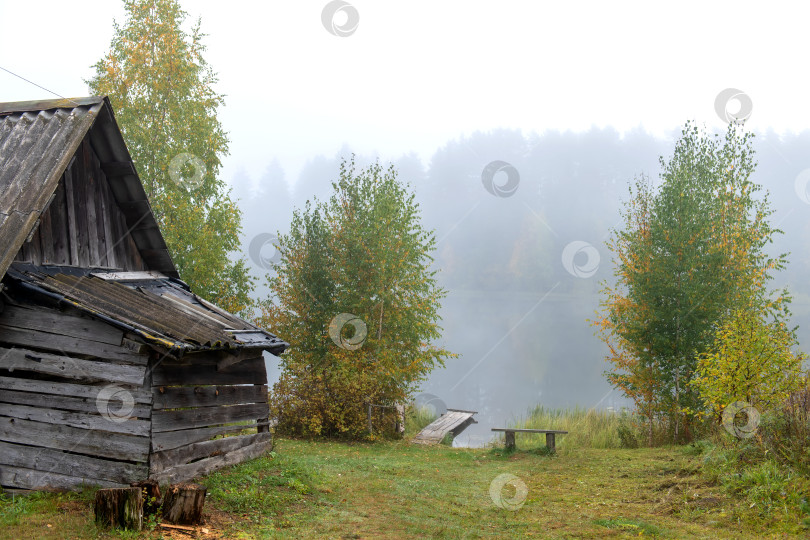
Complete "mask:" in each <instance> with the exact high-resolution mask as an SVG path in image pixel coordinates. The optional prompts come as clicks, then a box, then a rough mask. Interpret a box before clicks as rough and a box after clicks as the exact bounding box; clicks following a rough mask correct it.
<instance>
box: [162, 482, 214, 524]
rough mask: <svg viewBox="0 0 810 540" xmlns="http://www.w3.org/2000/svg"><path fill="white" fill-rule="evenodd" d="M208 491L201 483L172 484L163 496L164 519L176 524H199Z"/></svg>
mask: <svg viewBox="0 0 810 540" xmlns="http://www.w3.org/2000/svg"><path fill="white" fill-rule="evenodd" d="M206 491H207V488H206V487H205V486H201V485H199V484H172V485H171V486H169V488H168V489H167V490H166V494H165V495H164V496H163V519H164V520H165V521H167V522H169V523H174V524H176V525H199V524H200V523H201V522H202V512H203V505H204V504H205V492H206Z"/></svg>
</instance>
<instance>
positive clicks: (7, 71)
mask: <svg viewBox="0 0 810 540" xmlns="http://www.w3.org/2000/svg"><path fill="white" fill-rule="evenodd" d="M0 69H2V70H3V71H5V72H6V73H10V74H11V75H14V76H15V77H17V78H19V79H22V80H24V81H25V82H27V83H29V84H33V85H34V86H36V87H37V88H42V89H43V90H45V91H46V92H50V93H51V94H53V95H55V96H57V97H60V98H62V99H66V100H68V101H70V102H71V103H73V104H74V105H76V106H78V105H79V104H78V103H76V102H75V101H73V100H72V99H70V98H66V97H65V96H62V95H59V94H57V93H56V92H54V91H53V90H48V89H47V88H45V87H44V86H42V85H39V84H37V83H35V82H34V81H29V80H28V79H26V78H25V77H23V76H22V75H17V74H16V73H14V72H13V71H10V70H8V69H6V68H4V67H3V66H0Z"/></svg>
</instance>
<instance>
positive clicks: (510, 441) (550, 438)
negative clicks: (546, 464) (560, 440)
mask: <svg viewBox="0 0 810 540" xmlns="http://www.w3.org/2000/svg"><path fill="white" fill-rule="evenodd" d="M492 431H503V432H505V433H506V448H507V449H510V448H514V447H515V433H545V434H546V446H547V447H548V449H549V450H551V451H552V452H555V451H556V450H557V446H556V444H555V441H554V437H555V435H557V434H558V433H559V434H560V435H564V434H566V433H568V432H567V431H560V430H558V429H519V428H492Z"/></svg>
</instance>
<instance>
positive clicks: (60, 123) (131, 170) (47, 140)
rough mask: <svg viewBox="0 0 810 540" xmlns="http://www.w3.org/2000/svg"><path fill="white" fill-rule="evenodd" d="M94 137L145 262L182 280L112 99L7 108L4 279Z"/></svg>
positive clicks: (0, 252) (2, 168)
mask: <svg viewBox="0 0 810 540" xmlns="http://www.w3.org/2000/svg"><path fill="white" fill-rule="evenodd" d="M88 134H89V140H90V144H91V145H92V147H93V150H94V151H95V152H96V154H97V156H98V158H99V161H100V162H101V167H102V169H103V170H104V171H105V173H106V175H107V178H108V179H109V185H110V188H111V190H112V192H113V196H114V197H115V199H116V202H117V203H118V206H119V208H120V210H121V212H122V213H123V214H124V216H125V218H126V222H127V225H128V227H129V228H130V232H131V234H132V238H133V240H134V241H135V244H136V245H137V246H138V249H139V251H140V252H141V256H142V257H143V259H144V262H146V264H147V266H148V267H149V268H150V269H152V270H155V271H158V272H162V273H163V274H166V275H167V276H171V277H177V269H176V268H175V266H174V263H173V262H172V259H171V257H170V256H169V252H168V250H167V248H166V243H165V242H164V240H163V237H162V236H161V234H160V230H159V229H158V226H157V222H156V221H155V218H154V215H153V214H152V209H151V207H150V206H149V202H148V200H147V198H146V193H145V192H144V189H143V185H142V184H141V181H140V179H139V178H138V173H137V171H136V169H135V166H134V165H133V163H132V158H131V157H130V155H129V151H128V150H127V147H126V144H125V143H124V139H123V137H122V136H121V132H120V130H119V129H118V125H117V124H116V122H115V117H114V115H113V111H112V107H111V106H110V102H109V100H108V99H107V98H106V97H88V98H73V99H56V100H48V101H20V102H16V103H0V276H2V275H3V274H4V273H5V272H6V270H7V269H8V267H9V265H10V264H11V262H12V261H13V260H14V257H15V256H16V254H17V252H19V250H20V248H21V247H22V245H23V243H24V242H25V240H26V238H27V237H28V235H29V234H30V233H31V231H32V230H33V229H34V227H36V225H37V220H38V219H39V216H40V214H41V213H42V212H43V211H44V210H45V209H46V208H47V205H48V202H49V200H50V198H51V196H52V195H53V194H54V192H55V191H56V188H57V186H58V184H59V178H60V177H61V176H62V174H63V173H64V172H65V169H66V168H67V166H68V164H69V162H70V159H71V158H72V157H73V155H74V154H75V153H76V149H77V148H78V147H79V144H80V143H81V142H82V140H83V139H84V138H85V136H87V135H88Z"/></svg>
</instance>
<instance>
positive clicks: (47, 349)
mask: <svg viewBox="0 0 810 540" xmlns="http://www.w3.org/2000/svg"><path fill="white" fill-rule="evenodd" d="M125 341H126V340H125V338H124V333H123V332H121V331H120V330H118V329H116V328H114V327H112V326H110V325H108V324H105V323H102V322H100V321H97V320H94V319H91V318H89V317H86V316H82V315H80V314H79V313H78V312H76V311H74V310H59V309H54V308H45V307H38V306H27V305H20V304H16V303H13V302H10V301H7V302H6V303H5V305H4V307H3V311H2V313H0V485H2V486H4V487H10V488H18V489H45V488H53V489H75V488H77V487H79V486H81V485H99V486H105V487H111V486H120V485H127V484H128V483H129V482H132V481H137V480H143V479H145V478H146V477H147V476H148V471H149V461H148V460H149V451H150V436H151V418H152V408H151V402H152V395H151V391H150V390H151V388H147V389H145V388H144V381H145V380H146V379H147V378H148V376H147V364H148V361H149V358H148V356H147V355H145V354H137V353H135V352H133V351H132V350H131V347H130V348H127V347H125V346H124V345H123V344H124V342H125ZM116 396H117V397H116ZM130 398H131V399H130Z"/></svg>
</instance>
